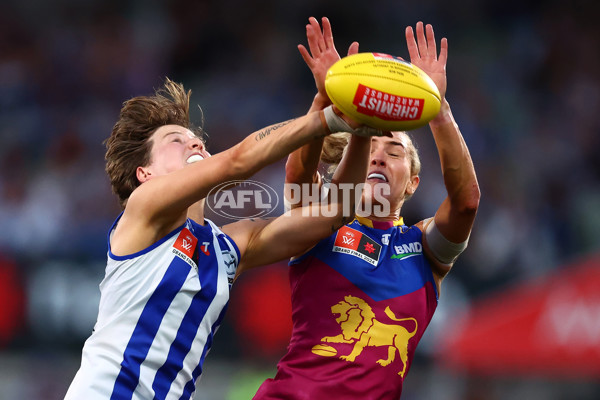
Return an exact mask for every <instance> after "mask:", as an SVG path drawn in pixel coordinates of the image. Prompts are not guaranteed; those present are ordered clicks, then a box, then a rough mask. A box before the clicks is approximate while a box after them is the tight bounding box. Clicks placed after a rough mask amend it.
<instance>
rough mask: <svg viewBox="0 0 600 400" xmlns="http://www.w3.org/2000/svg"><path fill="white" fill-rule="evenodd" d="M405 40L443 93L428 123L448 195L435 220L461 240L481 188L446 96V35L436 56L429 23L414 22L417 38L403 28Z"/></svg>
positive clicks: (416, 61)
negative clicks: (440, 101) (439, 106)
mask: <svg viewBox="0 0 600 400" xmlns="http://www.w3.org/2000/svg"><path fill="white" fill-rule="evenodd" d="M406 42H407V45H408V51H409V54H410V59H411V62H412V63H413V64H415V65H416V66H418V67H420V68H421V69H423V70H424V71H425V72H426V73H427V74H428V75H429V76H430V77H431V78H432V79H433V81H434V82H435V83H436V85H437V87H438V89H439V91H440V94H441V96H442V106H441V110H440V112H439V114H438V115H437V116H436V117H435V118H434V119H433V120H431V122H430V123H429V127H430V129H431V132H432V133H433V138H434V140H435V144H436V147H437V149H438V154H439V157H440V164H441V168H442V174H443V177H444V185H445V186H446V191H447V194H448V195H447V197H446V198H445V199H444V201H443V202H442V204H441V205H440V207H439V208H438V210H437V212H436V214H435V218H434V220H435V224H436V225H437V227H438V229H439V231H440V233H441V234H442V235H443V236H444V237H445V238H446V239H447V240H448V241H450V242H453V243H461V242H464V241H465V240H467V238H468V237H469V235H470V233H471V229H472V227H473V222H474V220H475V215H476V213H477V208H478V206H479V198H480V192H479V185H478V183H477V177H476V175H475V168H474V166H473V161H472V160H471V156H470V154H469V149H468V148H467V145H466V143H465V141H464V139H463V137H462V135H461V133H460V130H459V128H458V124H457V123H456V121H455V120H454V117H453V116H452V111H451V110H450V105H449V104H448V102H447V101H446V99H445V94H446V87H447V83H446V61H447V58H448V41H447V40H446V38H443V39H442V40H441V45H440V53H439V56H438V54H437V49H436V43H435V36H434V33H433V28H432V26H431V25H427V26H426V27H424V26H423V23H422V22H419V23H417V26H416V40H415V34H414V32H413V29H412V27H407V28H406ZM426 251H427V248H426ZM430 255H431V254H430ZM450 267H451V266H444V267H440V268H438V272H439V274H440V275H441V276H442V277H443V276H444V275H445V274H446V273H447V272H448V271H449V269H450Z"/></svg>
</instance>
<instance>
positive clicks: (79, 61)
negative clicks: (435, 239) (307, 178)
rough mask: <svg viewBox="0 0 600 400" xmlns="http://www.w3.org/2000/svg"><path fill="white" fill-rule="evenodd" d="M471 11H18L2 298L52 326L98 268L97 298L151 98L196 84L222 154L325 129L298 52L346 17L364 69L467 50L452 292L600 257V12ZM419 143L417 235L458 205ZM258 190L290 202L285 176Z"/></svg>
mask: <svg viewBox="0 0 600 400" xmlns="http://www.w3.org/2000/svg"><path fill="white" fill-rule="evenodd" d="M457 3H458V4H452V2H447V1H441V0H426V1H421V2H411V3H407V2H400V1H392V0H374V1H370V2H358V1H356V2H352V1H351V2H348V1H347V0H346V1H342V0H334V1H327V2H322V1H316V0H305V1H302V2H292V3H290V2H282V1H271V0H259V1H253V2H243V1H240V0H221V1H184V0H175V1H169V2H162V1H158V0H129V1H115V0H84V1H74V0H55V1H51V2H48V1H42V0H36V1H20V2H18V1H16V0H15V1H13V0H9V1H3V2H2V3H0V227H1V229H0V277H2V279H3V280H4V286H5V289H6V287H11V288H13V291H15V290H16V289H14V288H15V285H18V284H20V285H21V287H22V293H21V294H19V293H17V294H15V295H14V296H13V295H10V294H7V293H9V292H7V291H6V290H7V289H6V290H5V291H4V292H2V290H1V289H2V288H1V287H0V298H2V299H5V300H6V299H8V300H7V301H8V303H6V302H5V303H4V304H9V305H10V304H13V305H14V307H21V308H22V310H23V312H24V313H26V312H27V311H25V310H29V311H28V312H30V313H33V312H35V310H32V308H31V305H32V304H37V303H36V302H38V301H39V302H40V304H42V303H43V301H44V300H43V299H44V296H46V297H47V296H49V294H48V293H49V290H50V289H49V286H50V284H49V283H48V284H47V283H45V282H53V283H56V282H57V281H56V279H57V278H50V277H49V275H50V274H48V273H47V271H49V270H52V271H55V270H60V271H63V272H66V273H68V275H67V276H65V277H64V278H62V279H59V281H60V283H61V285H62V286H61V285H58V287H61V288H63V289H65V290H67V291H68V290H69V288H72V287H73V286H71V285H72V284H73V281H72V280H70V277H73V276H74V277H75V278H74V279H77V276H80V275H81V274H82V273H83V274H85V273H86V272H85V271H78V269H85V268H88V269H93V271H91V272H89V274H90V276H92V277H93V280H91V281H92V282H93V283H94V285H96V286H92V287H90V289H89V290H91V291H93V290H95V289H97V283H99V279H100V278H101V276H102V268H103V263H104V260H105V256H106V233H107V231H108V229H109V227H110V225H111V223H112V221H113V220H114V218H115V217H116V216H117V215H118V213H119V211H120V210H119V207H118V204H117V201H116V198H115V197H114V196H113V195H112V193H111V191H110V186H109V182H108V179H107V178H106V175H105V172H104V147H103V143H102V142H103V140H104V139H106V138H107V137H108V135H109V134H110V131H111V128H112V125H113V123H114V122H115V121H116V119H117V115H118V111H119V109H120V106H121V104H122V102H123V101H124V100H126V99H127V98H129V97H132V96H135V95H143V94H150V93H151V92H152V91H153V89H154V88H157V87H159V86H160V85H161V84H162V82H163V80H164V78H165V77H167V76H168V77H170V78H172V79H174V80H176V81H179V82H182V83H184V85H185V86H186V87H189V88H190V89H192V91H193V95H192V102H193V104H194V105H198V106H199V107H193V110H192V118H193V120H194V122H195V123H196V124H197V125H202V126H204V129H205V130H206V132H207V133H208V136H209V139H208V148H209V150H210V151H211V152H212V153H216V152H218V151H221V150H224V149H226V148H228V147H229V146H231V145H233V144H234V143H236V142H238V141H239V140H241V139H242V138H243V137H244V136H246V135H247V134H249V133H251V132H252V131H254V130H257V129H259V128H261V127H263V126H266V125H269V124H271V123H275V122H278V121H281V120H286V119H289V118H292V117H295V116H299V115H301V114H303V113H305V112H306V110H307V109H308V107H309V105H310V102H311V101H312V97H313V95H314V93H315V88H314V83H313V80H312V76H311V74H310V71H309V70H308V68H307V67H306V66H305V65H304V63H303V61H302V59H301V57H300V55H299V53H298V51H297V48H296V45H297V44H299V43H305V42H306V39H305V30H304V26H305V24H306V22H307V19H308V17H310V16H315V17H317V18H320V17H321V16H323V15H326V16H328V17H329V18H330V20H331V22H332V26H333V30H334V38H335V40H336V44H337V47H338V51H339V52H340V54H342V55H343V54H344V53H345V51H346V49H347V46H348V45H349V44H350V43H351V41H353V40H357V41H359V42H360V45H361V47H360V50H361V51H379V52H385V53H390V54H394V55H398V56H401V57H405V58H408V52H407V50H406V48H405V46H406V45H405V41H404V27H405V26H406V25H413V26H414V25H415V23H416V22H417V21H418V20H422V21H424V22H425V23H432V24H433V26H434V28H435V31H436V35H437V36H438V38H440V37H442V36H445V37H447V38H448V39H449V52H450V56H449V62H448V82H449V87H448V99H449V101H450V104H451V105H452V107H453V110H454V114H455V117H456V119H457V121H458V123H459V125H460V127H461V130H462V132H463V135H464V136H465V140H466V142H467V144H468V146H469V148H470V151H471V154H472V157H473V160H474V163H475V167H476V170H477V173H478V178H479V182H480V186H481V192H482V200H481V206H480V210H479V215H478V218H477V222H476V226H475V228H474V230H473V235H472V238H471V241H470V246H469V249H468V250H467V251H466V252H465V254H464V255H463V256H462V257H461V258H460V260H459V262H458V264H457V266H456V268H455V270H454V271H453V272H452V274H451V279H452V280H453V281H454V282H455V284H456V285H457V286H460V287H461V288H462V292H463V293H464V295H465V296H466V297H467V298H475V297H478V296H482V295H485V294H486V293H488V292H490V291H492V290H495V289H498V288H501V287H503V286H505V285H509V284H512V283H515V282H519V281H522V280H526V279H530V278H532V277H537V276H540V275H544V274H547V273H550V272H551V271H552V270H554V269H557V268H560V266H561V265H564V264H565V263H566V262H568V261H570V260H573V259H576V258H578V257H582V256H584V255H586V254H590V253H593V252H597V251H599V250H600V239H599V238H600V157H599V156H598V152H599V150H600V118H599V117H598V111H599V110H600V74H598V71H600V52H599V51H598V49H600V29H599V28H598V27H597V24H596V22H595V21H594V19H595V15H597V11H599V9H600V6H598V4H597V3H595V2H593V1H592V0H589V1H585V0H575V1H570V2H565V1H560V0H549V1H541V0H532V1H525V2H520V1H519V2H517V1H516V0H509V1H506V0H503V1H501V0H493V1H486V2H478V1H473V0H464V1H461V2H457ZM413 138H414V140H415V141H416V142H417V145H418V147H419V149H420V152H421V157H422V161H423V166H424V167H423V172H422V178H421V185H420V187H419V190H418V191H417V193H416V194H415V196H414V197H413V198H412V199H411V200H410V201H409V203H407V205H406V209H405V212H406V213H407V214H406V215H405V220H406V221H407V222H409V223H414V222H416V221H418V220H420V219H422V218H425V217H428V216H430V215H431V214H432V213H433V212H434V210H436V209H437V207H438V205H439V203H440V202H441V200H442V199H443V196H444V188H443V182H442V180H441V173H440V168H439V161H438V158H437V153H436V150H435V147H434V145H433V141H432V138H431V135H430V134H429V130H428V129H427V128H422V129H419V130H417V131H415V132H413ZM257 180H260V181H262V182H264V183H267V184H269V185H271V186H273V187H275V188H279V187H282V183H283V164H281V163H278V164H275V165H274V166H273V167H272V168H269V169H267V170H266V171H264V172H262V173H261V174H259V176H258V178H257ZM57 264H60V265H62V269H61V268H59V267H56V265H57ZM65 265H66V266H65ZM53 268H54V269H53ZM283 268H284V267H283ZM44 271H46V273H45V274H44ZM7 277H8V278H7ZM45 279H46V280H45ZM52 279H54V280H52ZM96 279H98V280H96ZM80 281H81V282H84V281H86V280H80ZM7 282H11V284H10V285H9V284H7ZM76 282H79V281H76ZM86 282H87V281H86ZM13 283H14V284H13ZM283 284H285V282H283ZM0 286H2V284H0ZM55 287H56V285H55ZM16 291H17V292H18V290H16ZM34 295H37V296H41V299H42V300H34V298H33V297H32V296H34ZM10 296H13V297H10ZM66 297H67V298H66V299H62V300H60V299H58V300H57V299H55V301H57V302H60V301H63V302H68V301H69V299H68V297H69V296H66ZM36 299H37V297H36ZM11 301H12V302H13V303H11ZM4 304H3V306H2V307H4ZM9 308H10V307H7V308H5V311H4V312H2V315H0V330H1V329H2V328H3V327H5V329H9V328H10V329H12V332H13V333H15V335H14V337H13V336H11V337H9V336H7V335H4V339H3V336H2V335H0V346H2V345H5V346H8V348H10V347H11V346H13V347H20V348H21V347H27V346H29V345H30V344H28V343H26V342H25V341H23V340H20V339H19V338H20V337H29V338H31V336H30V335H31V333H30V330H31V329H32V322H31V318H30V317H29V319H28V318H27V317H26V316H25V317H24V318H23V319H22V321H20V322H19V323H16V325H15V323H14V322H13V323H12V325H11V322H5V323H4V324H3V323H2V321H3V319H2V318H4V320H6V321H10V318H13V320H14V319H15V318H16V317H14V316H13V317H10V316H9V317H7V315H9V314H10V315H12V314H11V313H10V312H8V311H6V310H8V309H9ZM91 308H92V309H93V307H91ZM86 310H87V309H86ZM92 311H93V310H92ZM38 313H39V312H38ZM13 314H14V313H13ZM91 314H92V315H91V316H90V317H89V318H91V321H92V323H93V318H94V317H95V313H94V312H92V313H91ZM17 319H18V318H17ZM7 327H8V328H7ZM11 327H12V328H11ZM86 329H88V330H89V327H88V326H84V327H83V328H82V330H81V335H80V336H76V344H77V346H75V349H76V350H79V349H80V345H81V341H82V340H83V339H85V337H87V335H86V334H84V333H83V332H85V331H86ZM77 332H80V331H77ZM17 333H18V334H17ZM28 335H29V336H28ZM64 342H66V340H63V342H61V343H63V344H64ZM53 343H54V342H53V341H52V340H49V341H47V344H50V345H52V344H53Z"/></svg>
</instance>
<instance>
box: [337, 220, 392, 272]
mask: <svg viewBox="0 0 600 400" xmlns="http://www.w3.org/2000/svg"><path fill="white" fill-rule="evenodd" d="M332 251H335V252H336V253H344V254H350V255H352V256H355V257H358V258H360V259H362V260H365V261H366V262H368V263H369V264H371V265H377V262H378V261H379V255H380V254H381V245H380V244H379V243H377V242H376V241H374V240H373V239H371V238H370V237H368V236H367V235H365V234H364V233H362V232H359V231H357V230H356V229H352V228H350V227H348V226H342V227H341V228H340V229H339V230H338V231H337V234H336V236H335V242H334V244H333V249H332Z"/></svg>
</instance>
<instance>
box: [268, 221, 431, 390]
mask: <svg viewBox="0 0 600 400" xmlns="http://www.w3.org/2000/svg"><path fill="white" fill-rule="evenodd" d="M421 238H422V234H421V231H420V230H419V229H418V228H416V227H411V228H409V227H406V226H396V227H389V228H388V229H374V228H370V227H367V226H364V225H361V224H360V223H359V222H358V221H354V222H353V223H352V224H349V225H347V226H345V227H342V228H341V229H340V230H339V231H338V232H337V233H336V234H334V235H332V236H331V237H329V238H328V239H326V240H323V241H321V242H320V243H319V244H318V245H317V246H316V247H315V248H314V249H313V250H311V251H310V252H309V253H308V254H307V255H305V256H304V257H302V258H300V259H299V260H298V261H297V262H293V263H292V265H291V267H290V268H291V269H290V281H291V287H292V309H293V322H294V330H293V334H292V340H291V344H290V347H289V351H288V354H287V355H286V356H285V357H284V358H283V359H282V361H281V363H280V365H279V370H280V374H278V376H279V377H282V376H285V375H287V374H289V375H290V376H294V375H296V376H295V377H294V378H293V379H292V380H291V382H288V383H290V384H291V385H295V384H296V383H298V384H299V386H300V388H298V390H300V391H302V390H305V391H306V392H307V397H306V398H315V399H319V398H325V397H326V396H327V393H329V395H330V396H333V397H335V398H340V399H344V398H361V399H371V398H373V399H379V398H394V396H396V397H398V396H399V393H400V391H401V387H402V381H403V379H404V377H405V376H406V372H407V371H408V368H409V367H410V361H411V360H412V357H413V355H414V351H415V348H416V346H417V343H418V341H419V340H420V338H421V336H422V335H423V333H424V331H425V328H426V327H427V325H428V324H429V321H430V320H431V317H432V316H433V313H434V311H435V308H436V306H437V293H436V289H435V284H434V279H433V274H432V272H431V268H430V266H429V264H428V262H427V261H426V259H425V257H424V255H423V247H422V241H421ZM284 370H285V372H284ZM282 372H283V373H282ZM303 375H304V376H303ZM315 376H317V377H319V378H318V379H317V380H315V378H314V377H315ZM304 378H306V380H305V379H304ZM276 380H277V379H276ZM353 396H358V397H353ZM297 398H303V397H297Z"/></svg>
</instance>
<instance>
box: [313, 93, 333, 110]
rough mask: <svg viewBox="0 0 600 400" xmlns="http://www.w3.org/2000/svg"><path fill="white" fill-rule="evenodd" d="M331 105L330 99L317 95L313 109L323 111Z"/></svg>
mask: <svg viewBox="0 0 600 400" xmlns="http://www.w3.org/2000/svg"><path fill="white" fill-rule="evenodd" d="M330 104H331V100H329V97H327V96H324V95H322V94H321V93H317V94H316V95H315V98H314V99H313V103H312V108H313V109H315V110H322V109H324V108H325V107H327V106H328V105H330Z"/></svg>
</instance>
